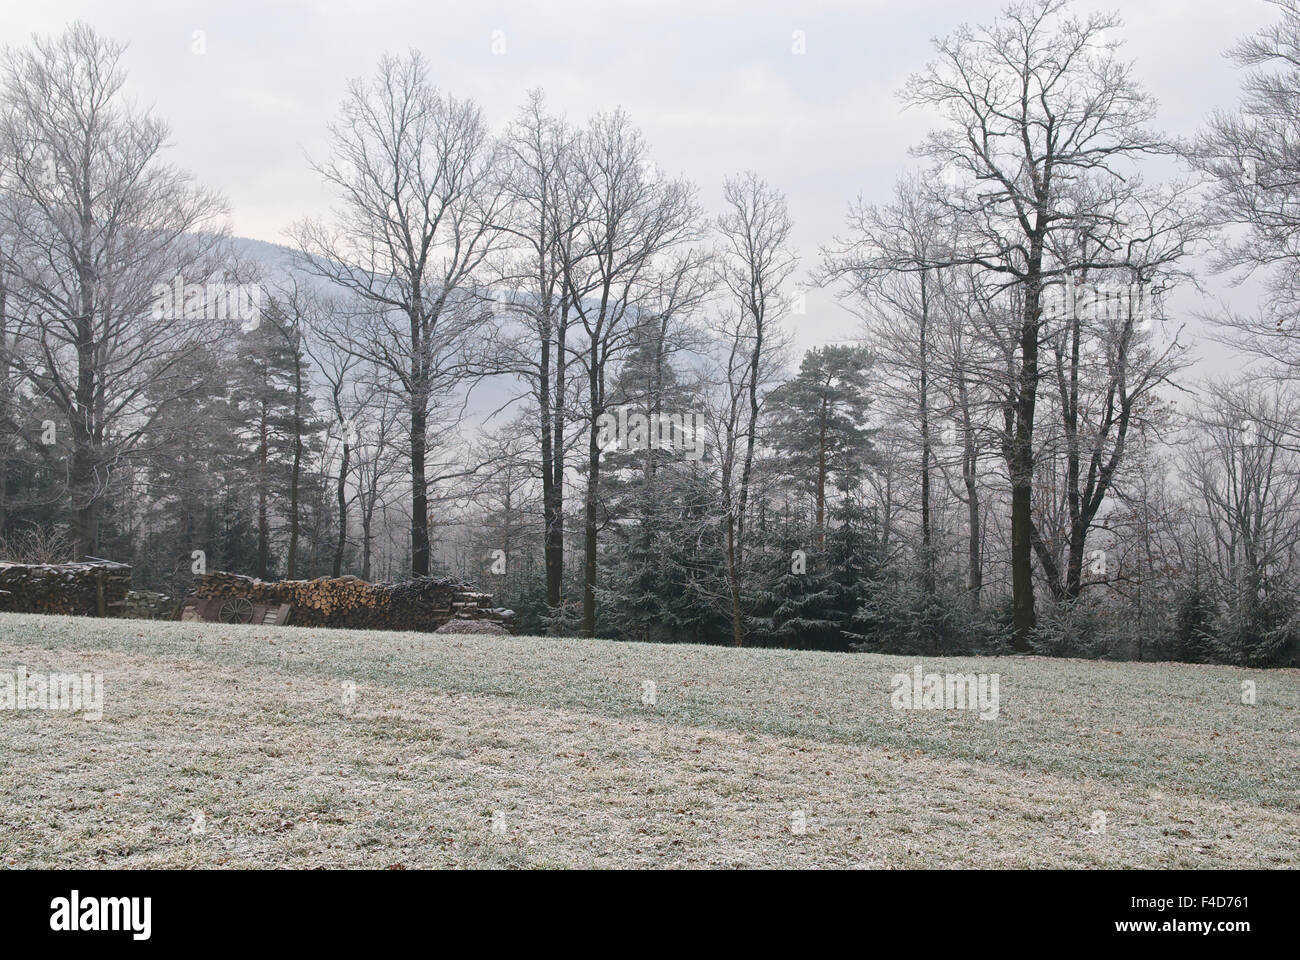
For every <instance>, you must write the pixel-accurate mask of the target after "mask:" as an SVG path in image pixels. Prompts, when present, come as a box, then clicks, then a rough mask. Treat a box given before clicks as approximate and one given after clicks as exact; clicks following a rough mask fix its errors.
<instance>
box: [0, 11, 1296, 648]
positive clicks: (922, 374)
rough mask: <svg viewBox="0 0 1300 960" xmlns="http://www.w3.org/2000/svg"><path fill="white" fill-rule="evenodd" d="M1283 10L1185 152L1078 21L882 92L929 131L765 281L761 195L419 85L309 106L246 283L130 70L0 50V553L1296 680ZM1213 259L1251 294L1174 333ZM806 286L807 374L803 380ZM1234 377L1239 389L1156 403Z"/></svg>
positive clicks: (994, 43)
mask: <svg viewBox="0 0 1300 960" xmlns="http://www.w3.org/2000/svg"><path fill="white" fill-rule="evenodd" d="M1276 6H1277V7H1278V14H1279V19H1278V21H1277V23H1276V24H1275V25H1273V26H1271V27H1269V28H1267V29H1265V30H1263V31H1261V32H1259V33H1258V34H1256V35H1253V36H1251V37H1249V38H1247V39H1246V40H1243V41H1242V42H1240V43H1239V44H1238V45H1237V46H1235V47H1234V48H1233V49H1232V50H1231V51H1230V53H1231V56H1232V57H1233V58H1234V59H1235V61H1236V62H1237V63H1238V64H1240V65H1241V67H1242V69H1243V92H1242V97H1241V100H1240V102H1239V104H1238V105H1237V107H1236V108H1235V109H1234V110H1232V111H1224V112H1219V113H1215V114H1213V115H1212V116H1211V117H1210V118H1209V119H1208V121H1207V124H1206V127H1205V129H1204V130H1203V131H1201V132H1200V133H1199V134H1198V135H1197V136H1195V137H1193V138H1191V139H1175V138H1170V137H1167V136H1165V135H1162V134H1160V133H1159V132H1158V131H1157V129H1156V127H1155V123H1156V121H1157V108H1156V104H1155V102H1154V100H1153V99H1152V98H1151V97H1150V96H1149V94H1147V92H1146V91H1145V89H1144V88H1143V86H1142V85H1141V83H1140V81H1139V79H1138V78H1137V75H1136V69H1135V67H1134V66H1133V65H1132V64H1130V63H1129V62H1128V61H1126V60H1125V59H1124V58H1123V55H1122V51H1121V48H1120V47H1119V46H1118V44H1117V43H1115V42H1114V41H1113V39H1112V38H1113V37H1114V36H1115V35H1116V34H1117V32H1118V31H1119V30H1120V29H1121V26H1122V25H1121V24H1120V22H1119V21H1118V19H1117V18H1115V17H1113V16H1109V15H1104V14H1088V15H1083V14H1076V12H1075V11H1074V10H1073V9H1072V7H1071V5H1070V4H1069V3H1068V2H1062V0H1032V2H1022V3H1015V4H1012V5H1011V6H1009V7H1008V8H1006V9H1005V10H1004V11H1003V13H1002V14H1001V15H1000V16H999V17H998V18H997V19H996V20H994V21H993V22H992V23H990V24H988V25H985V26H963V27H961V28H959V29H957V30H956V31H954V32H953V33H952V34H950V35H949V36H947V37H945V38H942V39H940V40H937V41H936V43H935V51H934V56H933V59H932V60H931V62H929V63H928V64H926V65H924V66H923V67H922V68H921V69H920V70H918V72H917V73H915V74H914V75H913V76H912V77H911V78H910V79H909V81H908V82H907V84H906V86H905V87H904V89H903V90H902V91H901V94H900V96H901V99H902V101H903V103H904V104H905V105H907V106H911V107H916V108H919V109H923V110H926V111H928V112H929V113H930V114H931V115H933V116H934V117H935V118H936V123H937V126H936V127H935V128H934V130H933V131H932V132H931V133H930V134H929V135H928V136H927V137H926V138H925V139H924V140H923V141H922V142H921V143H919V144H918V145H917V146H916V147H915V149H914V150H913V151H912V153H913V159H914V162H913V169H912V170H911V171H910V172H909V173H907V174H906V175H905V176H904V177H903V178H902V179H901V180H900V181H899V182H898V183H897V185H896V186H895V187H894V189H893V191H892V193H891V195H890V196H889V197H888V199H886V200H884V201H882V202H869V201H866V200H861V199H860V200H857V201H853V202H851V203H849V204H848V205H847V213H846V217H845V221H844V227H843V230H842V231H841V233H840V235H839V236H837V237H834V238H827V240H826V242H825V243H824V244H823V245H822V247H821V248H820V250H818V251H817V252H816V254H815V255H814V256H805V257H803V258H801V257H800V255H799V252H798V251H797V250H796V249H795V245H794V243H793V241H792V231H793V220H792V213H791V211H790V210H789V209H788V204H787V201H786V198H785V196H784V195H783V193H782V192H781V191H780V190H779V189H777V188H776V187H775V186H774V185H772V184H771V183H769V182H767V181H765V180H764V179H763V178H762V176H761V175H760V174H758V173H755V172H740V173H737V174H736V175H735V176H734V177H731V178H729V179H728V180H727V181H726V183H725V184H724V185H723V190H722V202H721V205H720V207H719V208H718V209H712V210H711V209H706V206H705V205H704V204H703V202H702V201H701V199H700V191H699V189H698V187H697V185H696V184H694V183H693V182H692V181H690V180H689V179H688V178H687V177H685V176H683V175H672V174H669V173H666V172H664V171H663V170H662V169H661V168H660V167H659V166H658V165H657V164H656V163H655V162H654V160H653V155H652V151H651V149H650V146H649V144H648V143H647V142H646V140H645V138H644V137H643V135H642V133H641V132H640V131H639V130H638V128H637V127H636V126H635V124H634V122H633V120H632V118H631V117H629V116H628V115H627V114H626V113H624V112H623V111H621V110H616V111H613V112H608V113H599V114H597V115H595V116H593V117H591V118H589V119H586V120H584V121H573V120H570V119H568V118H566V117H565V116H563V115H562V114H561V113H559V112H558V111H556V110H555V109H553V108H552V107H551V105H550V104H548V102H547V101H546V99H545V97H544V95H543V94H542V93H541V92H540V91H538V92H533V93H531V94H530V95H529V96H528V97H527V99H526V101H525V103H524V104H523V105H522V106H521V107H520V109H519V110H518V112H517V114H516V115H515V116H514V117H513V118H512V119H510V120H509V121H508V122H507V123H505V124H504V125H502V126H501V127H500V128H499V129H493V128H492V127H491V126H490V124H489V122H488V120H487V119H486V118H485V116H484V114H483V112H482V110H481V109H480V108H479V107H478V105H476V104H475V103H474V102H473V101H472V100H468V99H462V98H459V97H457V96H455V95H454V94H452V93H449V92H447V91H445V90H444V89H441V88H440V87H438V86H437V85H435V83H434V81H433V78H432V76H431V71H430V67H429V65H428V63H427V62H426V61H425V60H424V58H423V57H422V56H421V55H420V54H419V53H418V52H417V51H414V50H413V51H411V52H410V53H408V54H406V55H403V56H391V57H385V58H383V59H382V60H381V62H380V63H379V64H378V66H377V68H376V70H375V71H374V73H373V75H372V76H370V77H367V78H362V79H357V80H353V81H351V82H350V83H349V84H348V86H347V88H346V94H345V96H344V99H343V102H342V104H341V106H340V108H339V110H338V113H337V116H336V118H335V120H334V121H333V122H332V123H331V124H330V126H329V130H328V133H329V139H328V148H327V150H326V152H325V154H324V155H323V156H321V157H319V158H314V159H313V162H312V164H311V169H310V170H306V169H305V170H304V175H310V176H317V177H319V178H321V180H322V181H323V182H324V183H325V184H326V185H327V187H328V188H329V189H330V192H331V194H332V196H333V200H334V203H333V206H332V208H331V210H330V211H329V212H328V213H322V214H321V215H320V216H318V217H308V218H304V219H302V220H301V221H299V222H297V223H294V224H291V225H287V226H286V230H285V247H284V249H283V250H279V251H278V252H279V253H283V256H282V257H281V256H278V255H269V254H265V253H264V252H259V251H258V250H257V249H255V248H254V247H253V245H250V244H248V243H247V242H240V241H238V240H237V239H236V238H232V237H231V236H230V231H229V227H228V226H227V224H226V217H227V214H228V212H229V211H228V208H227V204H226V201H225V200H224V198H223V197H222V196H221V195H220V194H219V193H216V192H214V191H212V190H210V189H208V188H207V187H204V186H202V185H200V184H198V183H196V182H195V180H194V178H193V177H191V176H190V175H189V174H187V173H186V172H184V171H182V170H178V169H176V168H175V167H174V166H172V165H170V164H169V163H168V162H167V161H166V159H165V156H164V151H165V148H166V145H167V143H168V136H169V134H168V128H167V126H166V124H165V123H164V122H163V121H162V120H161V119H160V118H158V117H157V116H155V115H153V114H152V113H151V112H149V111H145V110H141V109H139V108H137V107H135V106H133V105H132V104H131V103H130V102H129V101H128V100H127V99H126V98H124V97H123V95H122V88H123V84H124V82H125V72H124V66H123V57H124V53H125V47H124V46H123V45H121V44H120V43H118V42H116V41H114V40H111V39H108V38H106V37H103V36H101V35H99V34H98V33H96V32H95V31H94V30H93V29H92V28H91V27H89V26H87V25H85V24H81V23H78V24H74V25H72V26H71V27H69V28H68V29H67V30H66V31H65V32H64V33H62V34H61V35H58V36H54V37H45V38H39V37H38V38H34V39H33V40H32V41H31V42H30V43H29V44H27V45H25V46H18V47H11V48H8V49H7V50H6V51H5V53H4V57H3V63H2V64H0V411H3V413H2V414H0V418H2V419H0V556H3V557H7V558H12V559H20V560H59V559H69V558H74V557H79V556H85V555H90V556H106V557H111V558H112V559H115V560H120V561H123V562H127V563H130V564H131V565H132V567H133V569H134V575H135V582H136V585H137V586H138V587H142V588H149V589H158V590H164V591H168V592H172V593H181V592H183V591H184V590H185V589H186V586H187V584H188V583H189V581H190V578H191V577H192V575H193V573H194V571H195V570H196V569H198V567H199V566H201V567H203V568H206V569H223V570H230V571H235V572H240V573H247V574H252V575H256V576H258V577H262V578H280V577H283V578H289V579H294V578H309V577H317V576H339V575H342V574H353V575H357V576H360V577H362V578H363V579H367V580H371V579H374V580H378V579H393V580H395V579H403V578H407V577H411V576H423V575H431V574H440V573H452V574H457V575H460V576H463V577H465V578H467V579H469V580H471V581H473V582H475V583H476V584H478V585H480V586H482V587H483V588H484V589H487V590H490V591H492V592H493V593H494V594H495V595H496V598H497V603H498V604H500V605H504V606H508V607H511V608H513V609H514V610H515V611H516V612H517V614H518V616H519V625H520V627H521V628H522V629H524V630H526V631H528V632H536V633H541V632H552V633H556V634H560V635H566V636H569V635H586V636H610V637H617V638H622V639H632V640H650V641H665V642H705V643H732V644H735V645H781V646H795V647H809V648H819V649H840V650H843V649H849V648H855V649H872V650H881V651H886V652H906V653H922V654H956V653H967V652H997V651H1004V650H1016V651H1021V652H1030V651H1034V652H1040V653H1048V654H1052V655H1068V656H1112V657H1131V658H1137V659H1162V658H1167V659H1180V660H1189V661H1194V662H1203V661H1223V662H1234V663H1243V664H1252V665H1272V664H1279V663H1286V662H1292V661H1293V660H1294V658H1295V657H1296V655H1297V653H1298V652H1300V621H1298V620H1297V617H1298V616H1300V565H1298V564H1297V560H1300V555H1298V554H1297V538H1300V503H1297V497H1298V496H1300V472H1298V470H1300V446H1297V442H1296V441H1297V435H1296V427H1295V424H1296V422H1297V418H1296V413H1297V410H1296V404H1297V395H1296V393H1295V390H1294V386H1293V383H1292V381H1293V371H1295V370H1296V369H1297V362H1298V361H1300V354H1297V352H1296V346H1297V344H1298V343H1300V334H1298V333H1297V329H1298V328H1297V325H1296V317H1295V309H1294V308H1295V305H1296V290H1297V289H1300V284H1298V282H1297V281H1298V280H1300V274H1298V273H1297V271H1300V245H1298V244H1297V243H1296V242H1295V238H1296V237H1300V223H1297V222H1296V218H1297V217H1300V212H1298V211H1300V154H1297V152H1296V148H1295V146H1294V145H1295V144H1297V143H1300V69H1297V68H1296V67H1295V66H1294V64H1295V63H1297V62H1300V7H1298V6H1297V5H1296V4H1295V3H1294V2H1292V0H1283V2H1279V3H1278V4H1276ZM269 249H273V250H278V248H269ZM1207 270H1208V271H1212V272H1214V273H1216V274H1220V275H1222V276H1224V277H1229V278H1234V279H1236V278H1240V277H1244V276H1249V275H1256V276H1258V277H1260V278H1262V279H1263V281H1264V282H1265V284H1266V289H1267V296H1266V298H1265V302H1264V303H1262V304H1261V305H1260V306H1259V307H1258V308H1257V309H1256V310H1254V311H1253V312H1251V313H1248V314H1242V313H1239V312H1236V311H1233V310H1231V309H1229V308H1227V307H1225V306H1221V305H1220V306H1215V307H1214V308H1213V309H1211V310H1208V311H1207V312H1206V313H1205V314H1204V315H1203V316H1179V315H1176V314H1175V313H1174V312H1173V310H1172V309H1171V307H1170V304H1171V298H1172V297H1173V295H1174V293H1175V292H1176V291H1180V290H1181V291H1189V290H1190V291H1195V290H1197V289H1199V287H1200V282H1201V280H1202V279H1203V278H1202V277H1201V276H1200V274H1203V273H1205V272H1206V271H1207ZM801 271H802V273H801ZM803 284H816V285H821V286H824V287H826V288H828V289H831V290H834V291H835V292H836V294H837V295H838V297H839V299H840V302H841V303H842V304H843V306H844V307H845V308H846V309H847V310H848V311H849V313H850V314H851V315H852V316H853V318H854V319H853V321H852V324H853V330H852V333H851V335H850V336H848V337H846V339H845V340H844V341H843V342H839V343H833V344H827V345H824V346H819V347H814V348H812V349H808V350H806V351H803V352H802V353H799V352H796V350H795V349H794V343H795V336H796V334H797V333H798V329H799V326H800V323H801V319H800V318H801V317H803V316H805V315H806V306H805V297H804V294H803V290H804V289H805V287H804V286H803ZM1186 299H1187V297H1186V296H1184V297H1183V298H1182V300H1184V301H1185V300H1186ZM1189 327H1190V328H1191V329H1192V330H1194V331H1196V334H1195V336H1193V335H1192V333H1190V332H1189ZM1227 348H1230V349H1231V350H1233V351H1235V352H1236V353H1237V354H1238V355H1240V356H1241V357H1242V358H1243V361H1242V363H1241V364H1240V371H1241V372H1240V373H1239V374H1238V375H1236V376H1234V377H1230V378H1226V379H1215V380H1207V379H1205V378H1199V379H1198V378H1194V377H1193V376H1191V374H1190V373H1189V368H1190V366H1191V364H1192V362H1193V360H1194V359H1195V357H1196V355H1197V353H1198V352H1200V353H1204V352H1207V351H1215V350H1219V351H1222V350H1224V349H1227ZM612 423H617V424H618V429H617V430H616V431H614V435H611V429H610V425H611V424H612ZM670 427H671V429H670ZM196 565H197V566H196Z"/></svg>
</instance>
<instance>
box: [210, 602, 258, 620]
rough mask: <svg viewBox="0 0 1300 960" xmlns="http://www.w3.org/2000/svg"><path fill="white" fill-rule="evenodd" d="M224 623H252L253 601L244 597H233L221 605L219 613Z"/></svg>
mask: <svg viewBox="0 0 1300 960" xmlns="http://www.w3.org/2000/svg"><path fill="white" fill-rule="evenodd" d="M217 616H218V618H219V619H220V620H221V622H222V623H252V622H253V601H251V600H245V599H244V598H243V597H231V598H230V599H229V600H227V601H226V602H225V603H223V604H222V605H221V611H220V613H218V614H217Z"/></svg>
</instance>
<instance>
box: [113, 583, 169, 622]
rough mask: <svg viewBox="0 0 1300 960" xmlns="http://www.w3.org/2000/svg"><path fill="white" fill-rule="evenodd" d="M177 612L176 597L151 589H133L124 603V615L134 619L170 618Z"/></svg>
mask: <svg viewBox="0 0 1300 960" xmlns="http://www.w3.org/2000/svg"><path fill="white" fill-rule="evenodd" d="M175 613H176V601H175V600H174V599H172V598H171V597H169V596H168V595H167V594H165V593H155V592H153V591H151V590H132V591H130V592H129V593H127V595H126V598H125V600H124V601H123V604H122V616H124V617H129V618H131V619H133V620H170V619H171V618H172V616H173V615H174V614H175Z"/></svg>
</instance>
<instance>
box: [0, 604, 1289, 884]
mask: <svg viewBox="0 0 1300 960" xmlns="http://www.w3.org/2000/svg"><path fill="white" fill-rule="evenodd" d="M918 663H919V664H920V665H921V666H922V667H923V669H924V670H925V671H927V672H929V671H936V672H944V673H946V672H965V673H969V672H978V673H984V674H994V673H996V674H998V675H999V677H1000V684H999V694H1000V709H999V715H998V718H997V719H996V720H981V719H980V718H979V717H978V716H977V715H976V714H975V713H973V712H971V711H968V710H967V711H960V710H917V711H909V710H896V709H893V708H892V707H891V703H890V699H891V698H890V694H891V689H892V687H891V678H892V677H893V676H894V675H895V674H898V673H903V672H909V671H911V669H912V668H913V666H915V665H916V664H918ZM19 667H24V668H26V670H27V671H29V672H30V673H32V674H33V675H35V674H38V673H78V674H80V673H84V672H91V673H101V674H103V680H104V701H103V718H102V719H100V720H97V721H88V720H86V719H84V717H83V716H82V715H81V714H75V715H74V714H73V713H71V712H70V711H52V710H31V709H28V710H21V711H19V710H16V709H14V710H9V709H4V708H3V701H2V700H0V769H2V770H3V771H4V774H3V776H4V785H3V790H2V791H0V866H9V867H93V866H103V867H146V866H157V867H253V866H272V867H279V866H286V867H288V866H294V867H312V866H326V867H363V866H364V867H397V866H403V867H407V868H412V869H414V868H419V867H446V866H466V867H502V866H523V867H556V866H571V867H628V866H632V867H635V866H660V867H694V866H711V867H760V866H767V867H813V866H829V867H940V866H965V867H1018V866H1032V867H1048V866H1063V867H1094V868H1095V867H1120V866H1126V867H1127V866H1132V867H1207V868H1208V867H1250V866H1265V867H1282V866H1290V867H1294V866H1297V865H1300V672H1298V671H1294V670H1290V671H1252V670H1241V669H1236V668H1230V667H1199V666H1186V665H1177V664H1111V663H1090V662H1077V661H1065V660H1047V659H1037V658H1002V659H963V660H935V661H918V660H914V659H911V658H903V657H883V656H869V655H838V654H819V653H798V652H788V651H769V650H741V651H738V650H733V649H728V648H720V647H718V648H714V647H694V646H656V645H644V644H620V643H610V642H604V641H581V640H555V639H544V638H529V637H513V638H500V637H434V636H430V635H423V634H408V633H378V632H375V633H367V632H357V631H346V632H345V631H331V630H316V629H298V628H293V627H285V628H268V627H239V626H236V627H231V626H221V625H213V624H198V623H183V624H182V623H149V622H145V621H107V620H90V619H76V618H68V617H39V616H28V615H17V614H10V615H0V677H3V676H4V675H5V672H6V671H10V672H12V671H16V670H18V668H19ZM646 681H651V682H652V683H653V687H651V686H650V685H648V684H647V683H646ZM1244 681H1253V682H1254V684H1255V703H1254V705H1248V704H1243V703H1242V689H1243V682H1244ZM3 683H4V681H3V679H0V687H2V685H3ZM646 701H653V702H652V703H648V702H646Z"/></svg>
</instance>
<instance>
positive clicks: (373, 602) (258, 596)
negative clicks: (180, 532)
mask: <svg viewBox="0 0 1300 960" xmlns="http://www.w3.org/2000/svg"><path fill="white" fill-rule="evenodd" d="M191 595H192V596H194V597H197V598H200V599H216V598H234V599H240V600H246V601H249V602H250V603H253V604H280V603H287V604H289V605H290V606H292V607H293V612H292V614H291V615H290V618H289V622H290V623H291V624H294V625H297V626H303V627H345V628H357V629H372V630H430V631H431V630H436V629H437V628H438V627H440V626H442V625H443V624H444V623H446V622H447V621H448V620H452V619H462V620H476V621H479V620H482V621H489V622H493V623H506V622H507V621H508V620H509V619H510V617H511V616H512V614H511V611H509V610H498V609H495V608H493V606H492V595H491V594H488V593H479V592H477V591H475V590H474V589H473V587H471V586H470V584H468V583H466V582H465V581H463V580H460V579H457V578H456V577H417V578H415V579H414V580H406V581H403V582H401V583H368V582H366V581H365V580H359V579H357V578H356V577H322V578H320V579H318V580H281V581H278V582H271V581H266V580H257V579H255V578H253V577H246V576H243V575H242V574H238V573H226V572H224V571H219V570H214V571H212V572H211V573H207V574H204V575H202V576H200V577H199V578H198V579H197V582H196V583H195V585H194V589H193V590H192V591H191Z"/></svg>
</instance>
